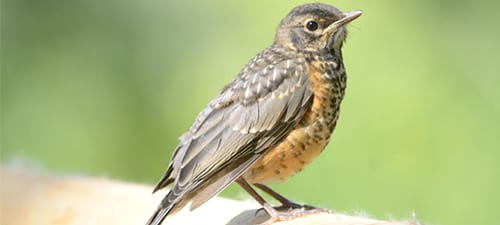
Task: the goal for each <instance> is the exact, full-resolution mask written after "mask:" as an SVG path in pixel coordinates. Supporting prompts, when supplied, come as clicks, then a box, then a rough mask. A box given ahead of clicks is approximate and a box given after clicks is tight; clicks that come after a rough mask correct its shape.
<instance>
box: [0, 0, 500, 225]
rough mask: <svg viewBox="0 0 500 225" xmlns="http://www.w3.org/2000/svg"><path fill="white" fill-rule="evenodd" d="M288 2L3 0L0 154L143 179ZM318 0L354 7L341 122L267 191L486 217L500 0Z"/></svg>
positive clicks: (495, 172)
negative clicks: (304, 162) (315, 153)
mask: <svg viewBox="0 0 500 225" xmlns="http://www.w3.org/2000/svg"><path fill="white" fill-rule="evenodd" d="M303 2H304V1H284V0H277V1H265V0H258V1H238V2H237V1H227V0H226V1H222V0H216V1H191V2H180V1H157V0H145V1H131V0H125V1H118V0H111V1H97V0H66V1H56V0H47V1H33V0H4V1H3V2H2V8H1V10H2V11H1V26H2V27H1V29H2V30H1V129H2V130H1V132H2V134H1V135H2V136H1V154H2V155H1V156H2V161H8V160H12V158H22V159H24V160H26V159H27V160H32V161H35V162H37V163H39V164H40V165H41V166H42V167H44V168H48V169H50V170H58V171H71V172H77V173H83V174H91V175H105V176H110V177H114V178H119V179H127V180H134V181H139V182H147V183H151V184H152V183H154V182H156V180H157V179H158V178H159V177H160V175H161V173H162V172H163V170H164V169H165V166H166V165H167V163H168V160H169V158H170V154H171V151H172V149H173V148H174V147H175V145H176V144H177V137H178V136H179V135H180V134H182V133H183V132H184V131H185V130H186V129H187V128H188V127H189V126H190V124H191V122H192V121H193V118H194V117H195V116H196V115H197V113H198V111H199V110H200V109H202V107H204V105H205V104H206V103H207V102H208V101H209V100H210V99H211V98H212V97H213V96H215V95H216V94H217V93H218V91H219V90H220V88H221V87H222V86H223V85H224V84H225V83H227V82H228V81H229V80H230V79H232V77H234V76H235V75H236V73H237V72H238V71H239V69H240V68H241V67H242V66H243V65H244V64H245V63H246V62H247V61H248V60H249V59H250V58H251V57H252V56H253V55H254V54H256V53H257V52H259V51H260V50H262V49H263V48H265V47H267V46H268V45H269V44H270V43H271V42H272V38H273V35H274V29H275V27H276V25H277V24H278V22H279V20H280V19H281V18H282V17H284V15H286V13H288V11H289V10H290V9H291V8H292V7H293V6H295V5H298V4H301V3H303ZM329 3H330V4H335V5H336V6H338V7H339V8H341V9H343V10H352V9H362V10H364V12H365V14H364V15H363V16H362V17H360V18H359V19H358V20H356V21H355V22H354V23H353V24H352V25H351V26H350V36H349V39H348V42H347V44H346V45H345V47H344V55H345V63H346V66H347V70H348V76H349V83H348V90H347V96H346V98H345V101H344V104H343V107H342V114H341V118H340V121H339V124H338V126H337V129H336V131H335V133H334V136H333V139H332V141H331V143H330V145H329V146H328V149H327V150H326V151H325V152H324V153H323V154H322V156H321V157H319V158H318V159H317V160H316V161H315V163H313V164H312V165H311V166H310V167H309V168H308V169H307V170H305V171H304V172H303V173H301V174H300V175H298V176H295V177H294V178H292V179H290V180H289V181H288V182H287V183H286V184H283V185H275V186H274V187H275V188H276V189H277V190H279V191H280V192H282V193H283V194H284V195H286V196H289V197H290V198H292V199H296V200H299V201H304V202H307V203H309V204H312V205H318V206H325V207H330V208H334V209H336V210H339V211H346V212H356V211H365V212H367V213H368V214H371V215H374V216H377V217H381V218H384V217H394V218H409V217H410V213H411V211H412V210H413V209H416V211H417V216H418V217H419V218H421V219H422V220H423V221H424V222H428V224H455V225H466V224H483V225H487V224H495V223H496V224H497V223H498V218H497V217H498V212H500V207H499V202H500V196H499V194H498V190H500V167H499V166H498V161H499V159H500V144H499V140H500V139H499V132H500V129H499V128H500V119H499V118H500V117H499V115H500V100H499V99H500V87H499V84H500V76H499V72H498V61H499V57H498V52H500V45H499V44H498V40H500V31H499V29H498V21H500V14H498V12H497V10H496V9H498V8H499V6H500V2H498V1H489V2H488V1H483V2H480V1H471V0H469V1H451V0H447V1H431V0H423V1H396V0H382V1H346V0H338V1H336V2H329ZM224 195H226V196H236V195H238V196H239V195H243V194H242V191H241V190H240V189H239V188H238V187H231V188H230V189H229V191H226V192H224Z"/></svg>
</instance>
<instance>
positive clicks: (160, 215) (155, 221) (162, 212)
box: [146, 204, 174, 225]
mask: <svg viewBox="0 0 500 225" xmlns="http://www.w3.org/2000/svg"><path fill="white" fill-rule="evenodd" d="M173 208H174V204H171V205H168V206H167V207H164V206H163V205H160V206H158V208H157V209H156V211H155V212H154V213H153V215H152V216H151V218H149V220H148V222H147V223H146V225H160V224H161V223H162V222H163V220H164V219H165V217H167V215H168V213H170V211H172V209H173Z"/></svg>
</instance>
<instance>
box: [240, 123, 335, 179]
mask: <svg viewBox="0 0 500 225" xmlns="http://www.w3.org/2000/svg"><path fill="white" fill-rule="evenodd" d="M313 133H314V132H311V131H309V130H308V127H302V128H299V129H296V130H293V131H292V132H291V133H290V134H289V135H288V136H287V137H286V139H285V140H284V141H283V142H281V143H280V144H278V145H277V146H275V147H274V148H272V149H270V150H268V151H267V152H266V153H265V154H264V155H263V156H262V157H261V158H260V159H259V160H257V161H256V162H255V163H254V164H253V165H252V166H251V167H250V168H249V169H248V171H247V172H245V174H244V175H243V177H244V178H245V179H246V180H247V181H248V182H250V183H263V184H265V183H271V182H276V181H284V180H286V179H287V178H288V177H290V176H292V175H293V174H295V173H297V172H300V171H301V170H302V169H304V167H305V166H307V165H308V164H309V163H310V162H311V161H312V160H313V159H314V158H316V156H318V155H319V154H320V153H321V151H322V150H323V149H324V147H325V145H326V144H327V143H328V139H329V137H330V132H329V131H326V130H325V132H320V133H316V134H313ZM315 136H316V138H318V139H316V141H314V138H315Z"/></svg>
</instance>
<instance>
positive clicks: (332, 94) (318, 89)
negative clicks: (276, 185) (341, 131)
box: [243, 61, 345, 183]
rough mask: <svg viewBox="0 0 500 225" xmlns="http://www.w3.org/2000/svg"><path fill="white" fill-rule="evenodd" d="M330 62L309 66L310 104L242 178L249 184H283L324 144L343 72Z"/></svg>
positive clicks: (335, 114)
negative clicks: (277, 142)
mask: <svg viewBox="0 0 500 225" xmlns="http://www.w3.org/2000/svg"><path fill="white" fill-rule="evenodd" d="M339 67H343V66H342V65H337V64H335V63H334V62H317V61H313V62H310V63H309V70H308V71H309V72H308V78H309V83H310V89H311V90H312V92H313V94H314V97H313V100H312V104H311V106H310V108H309V110H307V111H306V112H305V114H304V116H303V118H302V119H301V120H300V121H299V122H298V123H297V125H296V127H295V128H294V129H292V131H291V132H290V133H289V134H288V135H287V136H286V138H285V139H284V140H283V141H282V142H280V143H279V144H277V145H276V146H274V147H272V148H271V149H269V150H267V151H266V152H265V153H264V155H263V156H262V157H261V158H260V159H259V160H257V161H256V162H255V163H254V164H253V165H252V166H251V167H250V168H249V170H248V171H247V172H246V173H245V174H244V175H243V177H244V178H245V179H246V180H247V181H248V182H250V183H270V182H274V181H284V180H286V179H287V178H288V177H290V176H291V175H293V174H295V173H297V172H300V171H301V170H302V169H304V167H305V166H307V165H308V164H309V163H310V162H311V161H312V160H313V159H314V158H316V156H318V155H319V154H320V153H321V151H322V150H323V149H324V148H325V146H326V145H327V144H328V142H329V139H330V136H331V134H332V131H333V129H334V128H335V125H336V121H337V119H338V116H339V107H340V103H341V101H342V98H343V95H344V89H345V72H344V70H343V68H342V69H340V68H339Z"/></svg>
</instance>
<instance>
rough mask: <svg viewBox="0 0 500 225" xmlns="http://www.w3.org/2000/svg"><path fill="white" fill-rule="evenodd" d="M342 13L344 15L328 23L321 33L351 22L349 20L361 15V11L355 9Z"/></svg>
mask: <svg viewBox="0 0 500 225" xmlns="http://www.w3.org/2000/svg"><path fill="white" fill-rule="evenodd" d="M342 14H343V15H344V17H342V18H341V19H340V20H337V21H335V22H334V23H332V24H330V26H328V27H327V28H326V29H325V30H324V31H323V33H329V32H332V31H333V30H335V29H337V28H339V27H342V26H344V25H346V24H348V23H349V22H351V21H353V20H355V19H356V18H358V17H359V16H361V14H363V12H362V11H360V10H356V11H352V12H345V13H342Z"/></svg>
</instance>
